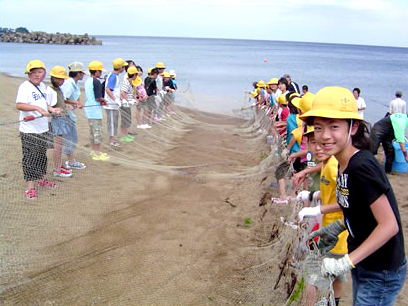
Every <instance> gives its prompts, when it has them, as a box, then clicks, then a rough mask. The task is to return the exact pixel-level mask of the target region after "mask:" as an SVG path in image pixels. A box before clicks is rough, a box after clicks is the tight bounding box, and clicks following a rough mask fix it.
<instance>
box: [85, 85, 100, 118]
mask: <svg viewBox="0 0 408 306" xmlns="http://www.w3.org/2000/svg"><path fill="white" fill-rule="evenodd" d="M85 96H86V102H85V107H84V111H85V117H86V118H88V119H102V107H101V104H100V103H99V101H97V100H96V98H100V97H102V84H101V82H100V81H99V80H98V79H97V78H94V77H90V78H88V79H87V80H86V82H85Z"/></svg>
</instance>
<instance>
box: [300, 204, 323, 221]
mask: <svg viewBox="0 0 408 306" xmlns="http://www.w3.org/2000/svg"><path fill="white" fill-rule="evenodd" d="M321 214H322V212H321V211H320V206H315V207H305V208H302V209H301V210H300V211H299V213H298V218H299V222H302V221H303V218H304V217H316V216H318V215H321Z"/></svg>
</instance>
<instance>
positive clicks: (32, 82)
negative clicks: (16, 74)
mask: <svg viewBox="0 0 408 306" xmlns="http://www.w3.org/2000/svg"><path fill="white" fill-rule="evenodd" d="M25 73H26V74H27V75H28V80H27V81H24V82H23V83H22V84H21V85H20V86H19V87H18V91H17V98H16V108H17V109H18V110H19V111H20V125H19V131H20V137H21V146H22V153H23V160H22V167H23V173H24V180H25V181H26V182H27V190H26V191H25V192H24V196H25V197H26V198H27V199H30V200H36V199H37V191H36V189H35V181H37V184H38V185H39V186H48V187H54V183H53V182H50V181H48V179H47V178H46V177H45V174H46V173H47V140H48V139H47V132H48V119H47V117H49V116H50V113H54V114H60V113H61V111H62V110H61V109H60V108H54V107H52V106H51V105H49V104H47V99H46V95H45V92H46V87H45V84H44V83H43V80H44V78H45V75H46V71H45V65H44V63H43V62H42V61H40V60H32V61H30V62H29V63H28V64H27V67H26V70H25Z"/></svg>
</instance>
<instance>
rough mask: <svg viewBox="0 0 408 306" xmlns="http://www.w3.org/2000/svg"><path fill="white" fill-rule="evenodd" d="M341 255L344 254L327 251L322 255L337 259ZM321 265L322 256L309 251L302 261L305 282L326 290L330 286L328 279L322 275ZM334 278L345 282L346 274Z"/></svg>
mask: <svg viewBox="0 0 408 306" xmlns="http://www.w3.org/2000/svg"><path fill="white" fill-rule="evenodd" d="M342 256H344V254H334V253H330V252H329V253H327V254H326V255H325V256H324V257H325V258H335V259H338V258H340V257H342ZM321 266H322V257H321V256H320V254H319V255H318V254H316V253H309V254H308V255H307V256H306V259H305V261H304V267H305V268H306V269H305V272H304V274H305V281H306V283H307V284H309V285H312V286H315V287H317V288H318V289H321V290H327V289H329V287H330V280H329V278H327V277H324V276H323V275H322V273H321ZM335 280H338V281H340V282H342V283H345V282H346V281H347V277H346V274H342V275H339V276H337V277H336V278H335Z"/></svg>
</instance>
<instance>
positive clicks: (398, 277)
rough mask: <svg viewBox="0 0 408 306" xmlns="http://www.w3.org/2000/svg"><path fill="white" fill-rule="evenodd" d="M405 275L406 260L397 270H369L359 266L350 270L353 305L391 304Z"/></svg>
mask: <svg viewBox="0 0 408 306" xmlns="http://www.w3.org/2000/svg"><path fill="white" fill-rule="evenodd" d="M406 275H407V262H406V261H405V263H404V264H403V265H402V266H401V267H400V268H399V269H398V270H392V271H391V270H384V271H371V270H366V269H363V268H361V267H359V266H357V267H355V268H354V269H352V270H351V277H352V280H353V306H368V305H370V306H371V305H376V306H391V305H393V304H394V303H395V301H396V300H397V297H398V294H399V292H400V291H401V289H402V287H403V286H404V282H405V278H406Z"/></svg>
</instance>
